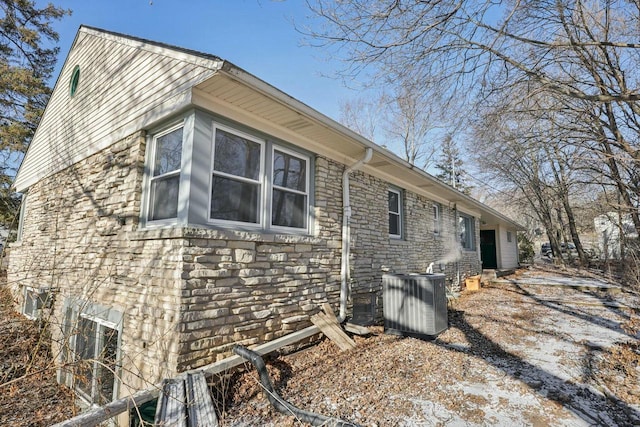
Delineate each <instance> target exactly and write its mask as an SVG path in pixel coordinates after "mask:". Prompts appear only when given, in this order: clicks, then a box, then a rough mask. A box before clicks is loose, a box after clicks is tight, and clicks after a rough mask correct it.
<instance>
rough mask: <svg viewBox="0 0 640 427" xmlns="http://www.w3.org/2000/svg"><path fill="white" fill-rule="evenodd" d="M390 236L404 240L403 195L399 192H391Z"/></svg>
mask: <svg viewBox="0 0 640 427" xmlns="http://www.w3.org/2000/svg"><path fill="white" fill-rule="evenodd" d="M389 236H390V237H392V238H395V239H400V238H402V194H401V193H400V191H398V190H389Z"/></svg>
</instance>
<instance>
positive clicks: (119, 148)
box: [8, 133, 185, 394]
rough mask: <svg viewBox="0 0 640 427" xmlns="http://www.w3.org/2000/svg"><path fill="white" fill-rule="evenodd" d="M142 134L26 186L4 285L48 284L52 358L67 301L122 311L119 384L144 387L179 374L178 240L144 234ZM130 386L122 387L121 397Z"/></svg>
mask: <svg viewBox="0 0 640 427" xmlns="http://www.w3.org/2000/svg"><path fill="white" fill-rule="evenodd" d="M144 151H145V136H144V134H143V133H137V134H135V135H132V136H130V137H128V138H125V139H124V140H122V141H120V142H118V143H116V144H114V145H112V146H111V147H109V148H108V149H105V150H103V151H101V152H100V153H98V154H95V155H93V156H91V157H89V158H87V159H85V160H83V161H81V162H79V163H77V164H75V165H74V166H72V167H70V168H67V169H65V170H64V171H62V172H59V173H57V174H55V175H54V176H51V177H48V178H45V179H43V180H41V181H39V182H38V183H37V184H34V185H33V186H32V187H30V188H29V192H28V195H27V202H26V210H25V217H24V219H23V233H22V236H23V237H22V239H21V241H20V242H16V243H13V244H12V245H11V251H10V262H9V270H8V281H9V283H10V285H11V286H12V288H13V290H14V293H15V295H16V296H17V298H18V305H19V306H20V307H21V306H22V304H23V301H22V299H23V295H24V287H25V286H31V287H34V288H40V287H51V288H53V289H54V290H55V294H54V295H55V299H54V302H53V310H52V317H51V318H50V325H51V329H52V331H51V332H52V338H53V344H54V346H53V349H54V354H58V351H59V350H60V344H61V343H62V342H63V330H62V329H63V327H62V325H63V313H64V309H63V307H64V304H65V302H71V301H72V302H78V303H80V304H92V303H98V304H100V305H101V306H106V307H110V308H113V309H115V310H118V311H119V312H121V313H122V314H123V315H124V321H123V322H124V324H123V326H122V335H121V354H122V365H123V369H122V372H121V375H122V383H123V384H126V385H128V386H130V387H131V388H132V389H139V388H146V387H148V386H149V385H150V383H152V384H154V383H156V382H157V381H158V380H159V379H161V378H163V377H169V376H173V375H174V374H175V373H176V365H177V359H178V334H177V328H176V325H177V323H178V319H179V310H180V304H181V290H180V286H179V284H180V279H181V270H182V251H183V248H184V246H185V243H184V241H183V240H181V239H153V240H149V239H144V238H140V233H139V232H136V231H135V230H136V229H137V226H138V218H139V212H140V197H141V182H142V175H143V167H144ZM128 392H129V390H128V389H126V387H122V388H121V392H120V394H127V393H128Z"/></svg>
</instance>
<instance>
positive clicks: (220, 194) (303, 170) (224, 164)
mask: <svg viewBox="0 0 640 427" xmlns="http://www.w3.org/2000/svg"><path fill="white" fill-rule="evenodd" d="M267 154H268V156H267ZM309 163H310V161H309V157H307V156H304V155H302V154H300V153H297V152H295V151H292V150H290V149H285V148H282V147H279V146H276V145H274V144H273V143H271V142H269V141H265V140H262V139H258V138H255V137H253V136H251V135H248V134H245V133H243V132H240V131H237V130H235V129H231V128H226V127H223V126H219V125H216V126H215V137H214V142H213V160H212V171H211V192H210V199H209V220H210V221H211V222H213V223H220V224H225V223H226V224H241V225H242V224H244V225H255V226H260V227H262V228H287V229H300V230H306V229H307V228H308V224H309Z"/></svg>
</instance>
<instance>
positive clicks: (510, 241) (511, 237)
mask: <svg viewBox="0 0 640 427" xmlns="http://www.w3.org/2000/svg"><path fill="white" fill-rule="evenodd" d="M512 241H513V236H512V235H511V232H510V231H507V242H508V243H512Z"/></svg>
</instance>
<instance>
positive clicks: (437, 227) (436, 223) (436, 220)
mask: <svg viewBox="0 0 640 427" xmlns="http://www.w3.org/2000/svg"><path fill="white" fill-rule="evenodd" d="M440 231H441V222H440V205H439V204H437V203H434V204H433V234H435V235H440Z"/></svg>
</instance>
